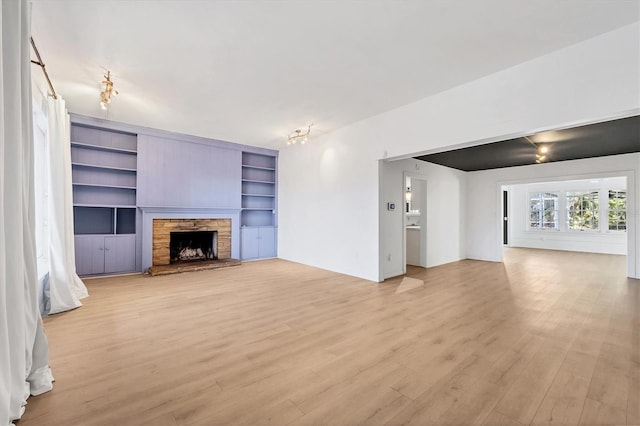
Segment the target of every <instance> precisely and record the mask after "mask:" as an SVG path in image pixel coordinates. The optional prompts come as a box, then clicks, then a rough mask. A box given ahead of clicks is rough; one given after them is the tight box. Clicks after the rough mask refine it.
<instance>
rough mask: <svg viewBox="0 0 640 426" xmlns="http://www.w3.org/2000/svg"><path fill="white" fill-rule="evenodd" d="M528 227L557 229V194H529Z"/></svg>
mask: <svg viewBox="0 0 640 426" xmlns="http://www.w3.org/2000/svg"><path fill="white" fill-rule="evenodd" d="M529 227H530V228H536V229H558V227H559V225H558V194H554V193H552V192H534V193H531V194H529Z"/></svg>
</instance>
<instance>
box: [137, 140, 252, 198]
mask: <svg viewBox="0 0 640 426" xmlns="http://www.w3.org/2000/svg"><path fill="white" fill-rule="evenodd" d="M241 162H242V152H241V151H237V150H232V149H226V148H220V147H216V146H210V145H207V144H201V143H194V142H188V141H181V140H177V139H170V138H162V137H157V136H150V135H138V191H137V193H138V202H137V204H138V205H139V206H145V207H189V208H194V207H195V208H240V204H241V195H240V194H241V189H242V186H241V182H242V168H241Z"/></svg>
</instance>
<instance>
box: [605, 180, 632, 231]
mask: <svg viewBox="0 0 640 426" xmlns="http://www.w3.org/2000/svg"><path fill="white" fill-rule="evenodd" d="M612 192H615V193H618V194H619V193H624V217H625V220H624V224H625V227H624V229H611V222H610V219H609V215H610V214H611V208H610V204H609V202H610V201H611V198H610V197H611V193H612ZM606 197H607V227H606V232H611V233H626V232H627V224H628V220H627V212H628V210H629V209H628V207H629V206H628V203H627V200H628V193H627V190H626V189H613V188H609V189H607V190H606ZM617 211H620V210H617Z"/></svg>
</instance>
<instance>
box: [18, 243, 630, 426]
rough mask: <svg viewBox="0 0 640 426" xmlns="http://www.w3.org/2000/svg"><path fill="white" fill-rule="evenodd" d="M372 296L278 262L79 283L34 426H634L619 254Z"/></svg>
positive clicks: (486, 266)
mask: <svg viewBox="0 0 640 426" xmlns="http://www.w3.org/2000/svg"><path fill="white" fill-rule="evenodd" d="M408 271H409V274H408V276H411V277H413V278H417V279H420V280H423V281H424V286H422V287H420V288H416V289H414V290H411V291H410V292H404V293H399V294H396V293H395V291H396V289H397V287H398V286H399V285H400V281H401V279H402V277H398V278H395V279H391V280H388V281H387V282H384V283H380V284H377V283H372V282H369V281H365V280H361V279H358V278H354V277H349V276H345V275H340V274H336V273H333V272H329V271H324V270H321V269H317V268H312V267H308V266H305V265H301V264H297V263H292V262H287V261H283V260H277V259H274V260H268V261H259V262H250V263H245V264H243V265H242V266H240V267H237V268H232V269H220V270H215V271H201V272H193V273H188V274H179V275H170V276H158V277H153V278H151V277H148V276H143V275H129V276H120V277H107V278H99V279H91V280H87V286H88V288H89V291H90V294H91V297H89V298H87V299H85V300H84V301H83V302H84V306H83V307H81V308H79V309H76V310H74V311H71V312H66V313H62V314H57V315H53V316H51V317H48V318H45V320H44V323H45V329H46V332H47V335H48V338H49V341H50V346H51V366H52V369H53V372H54V375H55V377H56V382H55V384H54V390H53V391H52V392H49V393H47V394H43V395H40V396H38V397H32V398H30V399H29V404H28V408H27V411H26V413H25V415H24V416H23V419H22V420H20V423H19V425H20V426H34V425H71V424H78V425H91V426H93V425H96V426H101V425H114V424H117V425H121V426H128V425H156V424H157V425H160V426H162V425H167V426H178V425H179V426H194V425H212V424H224V425H227V424H237V425H240V424H242V425H263V424H272V425H319V424H322V425H327V424H336V425H345V424H349V425H359V424H362V425H382V424H389V425H420V426H423V425H449V424H450V425H453V424H455V425H468V424H486V425H501V424H510V425H519V424H578V423H579V424H588V425H593V424H628V425H633V424H635V425H637V424H639V423H640V407H639V406H638V403H637V402H638V398H640V383H639V381H640V341H639V339H640V337H639V336H638V333H639V331H640V319H639V318H640V316H639V315H640V314H639V312H640V284H639V282H638V281H637V280H630V279H627V278H626V277H625V272H626V264H625V259H624V257H622V256H607V255H594V254H588V253H568V252H553V251H543V250H529V249H509V250H507V251H506V253H505V261H504V263H503V264H501V263H491V262H480V261H469V260H465V261H460V262H455V263H452V264H447V265H442V266H439V267H435V268H429V269H423V268H409V270H408Z"/></svg>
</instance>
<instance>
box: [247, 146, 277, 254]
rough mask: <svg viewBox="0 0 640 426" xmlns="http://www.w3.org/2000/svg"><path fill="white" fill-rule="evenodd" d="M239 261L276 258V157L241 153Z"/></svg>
mask: <svg viewBox="0 0 640 426" xmlns="http://www.w3.org/2000/svg"><path fill="white" fill-rule="evenodd" d="M241 208H242V210H241V213H240V226H241V227H242V229H241V242H240V244H241V250H240V251H241V258H242V259H245V260H246V259H258V258H265V257H274V256H275V255H276V228H275V227H276V223H277V221H276V212H277V206H276V157H274V156H270V155H263V154H257V153H252V152H243V153H242V206H241Z"/></svg>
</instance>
